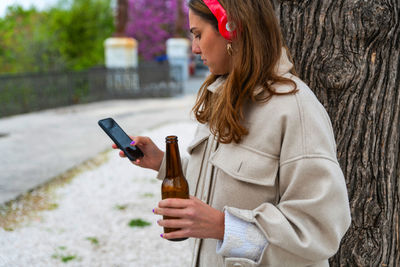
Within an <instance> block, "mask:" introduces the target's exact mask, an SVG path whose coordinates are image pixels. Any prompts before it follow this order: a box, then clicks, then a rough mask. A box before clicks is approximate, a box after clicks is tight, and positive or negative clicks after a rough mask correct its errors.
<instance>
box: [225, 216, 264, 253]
mask: <svg viewBox="0 0 400 267" xmlns="http://www.w3.org/2000/svg"><path fill="white" fill-rule="evenodd" d="M266 246H268V241H267V239H266V238H265V236H264V235H263V233H262V232H261V230H260V229H258V227H257V226H256V225H255V224H254V223H251V222H246V221H244V220H242V219H239V218H238V217H236V216H234V215H232V214H230V213H229V212H228V211H225V232H224V240H223V241H220V240H218V242H217V254H219V255H221V256H224V257H235V258H246V259H250V260H253V261H258V260H259V258H260V257H261V255H262V253H263V251H264V249H265V247H266Z"/></svg>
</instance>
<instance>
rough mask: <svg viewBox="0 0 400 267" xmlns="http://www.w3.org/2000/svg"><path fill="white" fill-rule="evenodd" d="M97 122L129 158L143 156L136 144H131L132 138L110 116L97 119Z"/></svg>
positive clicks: (133, 158)
mask: <svg viewBox="0 0 400 267" xmlns="http://www.w3.org/2000/svg"><path fill="white" fill-rule="evenodd" d="M98 124H99V125H100V127H101V128H102V129H103V130H104V131H105V132H106V133H107V135H108V136H109V137H110V138H111V139H112V140H113V141H114V143H115V144H116V145H117V146H118V148H119V149H121V150H122V151H124V153H125V155H126V156H127V157H128V158H129V159H130V160H136V159H137V158H140V157H143V152H142V151H141V150H140V149H139V148H138V147H136V146H131V142H132V139H131V138H130V137H129V136H128V135H127V134H126V133H125V132H124V130H122V128H121V127H120V126H119V125H118V123H116V122H115V120H114V119H112V118H107V119H102V120H99V122H98Z"/></svg>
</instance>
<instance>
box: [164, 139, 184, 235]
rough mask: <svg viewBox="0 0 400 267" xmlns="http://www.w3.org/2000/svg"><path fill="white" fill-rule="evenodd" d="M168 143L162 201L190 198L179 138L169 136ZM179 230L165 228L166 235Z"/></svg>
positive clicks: (166, 140) (166, 217) (165, 218)
mask: <svg viewBox="0 0 400 267" xmlns="http://www.w3.org/2000/svg"><path fill="white" fill-rule="evenodd" d="M165 143H166V167H167V168H166V169H167V171H166V175H165V178H164V180H163V182H162V185H161V196H162V199H166V198H185V199H188V198H189V185H188V182H187V181H186V178H185V176H183V171H182V164H181V156H180V154H179V148H178V137H176V136H173V135H172V136H167V137H166V138H165ZM163 218H164V220H167V219H175V218H174V217H169V216H163ZM176 230H179V229H178V228H167V227H164V233H170V232H173V231H176ZM185 239H187V237H185V238H175V239H168V240H170V241H182V240H185Z"/></svg>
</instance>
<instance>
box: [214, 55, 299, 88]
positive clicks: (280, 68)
mask: <svg viewBox="0 0 400 267" xmlns="http://www.w3.org/2000/svg"><path fill="white" fill-rule="evenodd" d="M292 68H293V63H292V62H290V60H289V57H288V56H287V52H286V48H284V47H282V52H281V58H280V59H279V61H278V64H276V66H275V72H276V74H277V75H278V76H283V75H285V74H287V73H289V72H290V70H291V69H292ZM225 79H226V78H225V76H220V77H218V78H217V79H216V80H215V82H213V83H212V84H210V85H209V86H208V87H207V90H208V91H210V92H212V93H215V92H216V91H217V89H218V88H219V87H221V86H222V85H223V84H224V82H225Z"/></svg>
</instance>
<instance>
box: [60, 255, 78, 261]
mask: <svg viewBox="0 0 400 267" xmlns="http://www.w3.org/2000/svg"><path fill="white" fill-rule="evenodd" d="M74 259H76V256H75V255H68V256H62V257H61V261H62V262H69V261H72V260H74Z"/></svg>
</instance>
